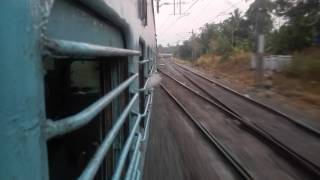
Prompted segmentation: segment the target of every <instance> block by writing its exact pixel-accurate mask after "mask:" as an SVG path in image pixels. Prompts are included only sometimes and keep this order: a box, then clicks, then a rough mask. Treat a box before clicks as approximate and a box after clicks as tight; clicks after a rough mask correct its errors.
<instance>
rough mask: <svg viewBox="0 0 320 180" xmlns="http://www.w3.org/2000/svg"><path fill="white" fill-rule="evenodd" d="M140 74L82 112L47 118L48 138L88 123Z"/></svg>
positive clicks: (133, 76) (46, 133)
mask: <svg viewBox="0 0 320 180" xmlns="http://www.w3.org/2000/svg"><path fill="white" fill-rule="evenodd" d="M137 77H138V74H137V73H136V74H134V75H132V76H131V77H130V78H128V79H127V80H126V81H124V82H123V83H121V84H120V85H119V86H117V87H116V88H115V89H113V90H112V91H111V92H109V93H108V94H106V95H104V96H103V97H102V98H100V99H99V100H97V101H96V102H94V103H93V104H91V105H90V106H89V107H87V108H85V109H84V110H82V111H81V112H79V113H77V114H75V115H72V116H69V117H66V118H63V119H60V120H57V121H52V120H50V119H48V120H46V123H45V135H46V138H47V139H50V138H52V137H55V136H58V135H63V134H66V133H68V132H71V131H73V130H75V129H78V128H80V127H82V126H84V125H86V124H88V123H89V122H90V121H91V120H92V119H93V118H94V117H95V116H96V115H98V114H99V113H100V112H101V110H103V109H104V108H105V107H106V106H107V105H108V104H109V103H110V102H111V101H112V100H113V99H114V98H115V97H117V96H118V95H119V94H120V93H122V92H123V91H124V90H125V89H126V88H127V87H128V86H129V85H130V84H131V83H132V82H133V81H134V80H135V79H136V78H137Z"/></svg>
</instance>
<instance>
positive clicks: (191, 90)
mask: <svg viewBox="0 0 320 180" xmlns="http://www.w3.org/2000/svg"><path fill="white" fill-rule="evenodd" d="M159 72H160V73H162V74H163V75H165V76H167V77H168V78H170V79H172V80H173V81H175V82H176V83H178V84H179V85H180V86H182V87H184V88H186V89H187V90H189V91H190V92H191V93H193V94H196V95H197V96H199V97H201V98H202V99H204V100H205V101H207V102H208V103H210V104H212V105H214V106H217V107H218V108H219V109H221V110H222V111H224V112H226V113H227V115H228V116H230V115H232V116H231V117H237V118H238V117H240V115H239V114H238V113H236V112H234V111H230V110H229V109H226V108H225V107H223V106H221V105H220V104H217V103H216V102H214V101H212V100H211V99H209V98H207V97H205V96H203V95H201V94H200V93H199V92H198V91H195V90H193V89H191V88H190V87H188V86H187V85H185V84H184V83H182V82H180V81H179V80H177V79H175V78H174V77H172V76H170V75H169V74H167V73H165V72H163V71H162V70H161V69H159Z"/></svg>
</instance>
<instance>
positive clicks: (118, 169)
mask: <svg viewBox="0 0 320 180" xmlns="http://www.w3.org/2000/svg"><path fill="white" fill-rule="evenodd" d="M151 100H152V95H151V94H150V95H149V96H148V100H147V103H146V107H145V110H144V112H143V113H142V114H138V117H139V118H140V119H139V121H138V118H137V121H136V122H135V125H134V127H133V128H132V131H131V133H130V135H129V137H128V139H127V141H126V143H125V146H124V149H123V151H122V152H121V156H120V159H119V162H118V165H117V167H116V171H115V173H114V175H113V177H112V179H113V180H119V179H120V177H121V172H122V169H123V167H124V164H125V161H126V158H127V156H128V152H129V150H130V145H131V144H132V141H133V137H134V134H135V133H137V132H136V131H137V129H138V126H139V124H140V121H141V119H142V118H143V117H145V116H146V115H148V114H150V105H151V103H150V102H151ZM148 112H149V113H148ZM139 135H140V133H139ZM140 144H141V141H140V138H139V141H138V143H136V147H135V149H136V148H137V146H140ZM135 155H137V154H133V156H132V159H131V162H130V164H131V163H133V162H132V161H135V159H136V158H135ZM139 159H140V158H139ZM139 159H137V161H139ZM132 166H133V165H132ZM132 170H133V171H135V169H134V168H133V169H132ZM127 173H129V174H131V172H130V171H128V172H127Z"/></svg>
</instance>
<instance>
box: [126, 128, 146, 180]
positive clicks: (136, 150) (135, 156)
mask: <svg viewBox="0 0 320 180" xmlns="http://www.w3.org/2000/svg"><path fill="white" fill-rule="evenodd" d="M141 138H142V136H141V134H140V133H138V137H137V142H136V147H135V148H134V151H133V154H132V159H131V161H130V164H129V166H128V171H127V174H126V177H125V180H130V179H131V177H132V173H133V171H134V165H135V162H136V161H137V160H138V153H140V151H139V148H140V145H141Z"/></svg>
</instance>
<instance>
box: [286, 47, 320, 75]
mask: <svg viewBox="0 0 320 180" xmlns="http://www.w3.org/2000/svg"><path fill="white" fill-rule="evenodd" d="M285 72H286V73H287V75H288V76H291V77H294V78H303V79H308V80H311V81H320V49H319V48H309V49H306V50H304V51H303V52H296V53H294V55H293V59H292V62H291V63H290V64H289V65H288V67H287V68H286V69H285Z"/></svg>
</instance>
